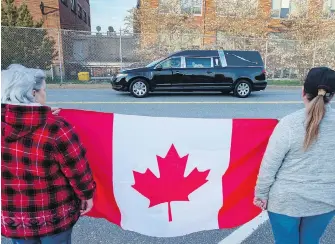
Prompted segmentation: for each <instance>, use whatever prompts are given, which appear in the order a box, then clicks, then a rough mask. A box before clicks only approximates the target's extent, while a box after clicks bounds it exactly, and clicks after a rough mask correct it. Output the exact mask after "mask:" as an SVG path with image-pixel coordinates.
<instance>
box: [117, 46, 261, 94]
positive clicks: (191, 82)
mask: <svg viewBox="0 0 335 244" xmlns="http://www.w3.org/2000/svg"><path fill="white" fill-rule="evenodd" d="M111 84H112V87H113V89H114V90H116V91H125V92H130V93H131V94H132V95H133V96H134V97H137V98H141V97H145V96H147V95H148V94H149V92H155V91H171V92H192V91H201V92H204V91H211V92H213V91H218V92H222V93H230V92H233V94H234V95H235V96H237V97H241V98H245V97H248V96H249V95H250V93H251V92H252V91H260V90H264V89H265V88H266V86H267V81H266V76H265V70H264V63H263V60H262V57H261V55H260V53H259V52H257V51H224V50H188V51H180V52H176V53H173V54H171V55H169V56H168V57H165V58H162V59H159V60H156V61H154V62H152V63H150V64H148V65H147V66H146V67H143V68H136V69H128V70H123V71H121V72H120V73H119V74H117V75H115V76H113V77H112V81H111Z"/></svg>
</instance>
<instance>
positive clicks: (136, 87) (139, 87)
mask: <svg viewBox="0 0 335 244" xmlns="http://www.w3.org/2000/svg"><path fill="white" fill-rule="evenodd" d="M129 91H130V93H131V95H133V96H134V97H137V98H142V97H146V96H147V95H148V94H149V84H148V82H147V81H146V80H143V79H136V80H134V81H133V82H132V83H131V84H130V89H129Z"/></svg>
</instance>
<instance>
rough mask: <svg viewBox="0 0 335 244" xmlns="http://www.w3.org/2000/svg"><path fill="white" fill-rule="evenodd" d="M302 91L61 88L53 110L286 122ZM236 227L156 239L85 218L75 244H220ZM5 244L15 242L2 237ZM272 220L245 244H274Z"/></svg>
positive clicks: (53, 93) (53, 96) (52, 94)
mask: <svg viewBox="0 0 335 244" xmlns="http://www.w3.org/2000/svg"><path fill="white" fill-rule="evenodd" d="M300 94H301V90H300V89H296V88H294V89H293V88H292V89H273V88H271V89H267V90H266V91H264V92H257V93H253V94H251V96H250V97H249V98H247V99H239V98H235V97H232V96H230V95H222V94H218V93H213V94H209V93H206V94H199V93H190V94H181V93H177V94H168V93H163V94H152V95H151V96H149V97H147V98H144V99H136V98H133V97H131V96H130V95H129V94H127V93H117V92H114V91H112V90H111V89H82V90H78V89H77V90H75V89H55V90H49V91H48V94H47V95H48V102H49V104H50V106H57V107H61V108H76V109H85V110H95V111H103V112H115V113H122V114H132V115H148V116H164V117H193V118H195V117H197V118H278V119H280V118H282V117H283V116H285V115H286V114H289V113H291V112H294V111H296V110H298V109H300V108H302V107H303V104H302V102H301V95H300ZM234 231H235V229H230V230H213V231H203V232H198V233H194V234H190V235H187V236H183V237H177V238H151V237H146V236H143V235H139V234H136V233H134V232H129V231H123V230H122V229H121V228H119V227H118V226H115V225H113V224H111V223H109V222H107V221H105V220H102V219H91V218H82V219H81V220H80V221H79V222H78V224H77V225H76V226H75V229H74V234H73V243H74V244H77V243H78V244H79V243H80V244H81V243H85V244H86V243H89V244H94V243H106V244H107V243H109V244H188V243H197V244H217V243H219V242H220V241H222V240H223V239H224V238H226V237H227V236H228V235H229V234H231V233H232V232H234ZM1 242H2V243H4V244H8V243H11V242H10V241H9V240H8V239H6V238H1ZM273 243H274V242H273V237H272V232H271V228H270V225H269V222H266V223H265V224H263V225H261V226H260V227H259V228H258V229H256V230H254V232H253V233H252V234H251V235H250V236H249V237H248V238H247V239H245V240H244V241H243V242H242V244H273ZM333 243H335V220H334V221H333V222H332V223H331V224H330V225H329V227H328V229H327V231H326V233H325V235H324V236H323V238H322V241H321V244H333ZM229 244H235V243H229Z"/></svg>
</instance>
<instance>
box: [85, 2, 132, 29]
mask: <svg viewBox="0 0 335 244" xmlns="http://www.w3.org/2000/svg"><path fill="white" fill-rule="evenodd" d="M136 4H137V0H90V5H91V24H92V25H91V26H92V31H96V27H97V26H98V25H100V26H101V31H102V32H106V31H107V30H108V26H113V27H114V29H115V30H119V29H120V27H121V28H123V27H124V18H125V17H126V15H127V10H129V9H131V8H133V7H135V6H136Z"/></svg>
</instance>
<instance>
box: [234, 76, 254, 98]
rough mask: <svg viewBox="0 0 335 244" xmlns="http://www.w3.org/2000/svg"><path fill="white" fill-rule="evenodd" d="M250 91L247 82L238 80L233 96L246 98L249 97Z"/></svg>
mask: <svg viewBox="0 0 335 244" xmlns="http://www.w3.org/2000/svg"><path fill="white" fill-rule="evenodd" d="M251 90H252V87H251V84H250V82H249V81H246V80H240V81H238V82H237V83H236V85H235V88H234V95H235V96H237V97H240V98H246V97H248V96H249V95H250V93H251Z"/></svg>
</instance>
